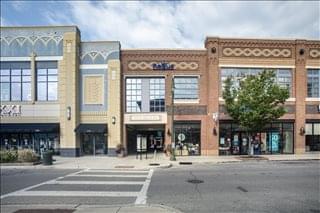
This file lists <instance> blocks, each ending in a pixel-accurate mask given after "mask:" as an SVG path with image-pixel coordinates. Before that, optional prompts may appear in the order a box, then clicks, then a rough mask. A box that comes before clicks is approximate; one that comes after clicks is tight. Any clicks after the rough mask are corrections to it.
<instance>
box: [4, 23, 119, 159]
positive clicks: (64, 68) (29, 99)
mask: <svg viewBox="0 0 320 213" xmlns="http://www.w3.org/2000/svg"><path fill="white" fill-rule="evenodd" d="M119 54H120V43H119V42H117V41H115V42H113V41H106V42H103V41H102V42H82V41H81V37H80V31H79V30H78V28H77V27H75V26H62V27H2V28H1V130H0V131H1V147H2V148H9V149H10V148H18V149H20V148H30V149H34V150H35V151H36V152H38V153H41V152H42V151H43V150H45V149H53V150H55V152H57V153H58V152H59V153H60V154H61V155H62V156H79V155H85V154H89V155H95V154H109V155H114V154H115V147H116V145H117V144H119V143H120V142H121V134H120V133H121V131H120V128H121V125H120V124H121V114H120V106H121V105H120V58H119Z"/></svg>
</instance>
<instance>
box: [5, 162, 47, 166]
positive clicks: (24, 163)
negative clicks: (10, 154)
mask: <svg viewBox="0 0 320 213" xmlns="http://www.w3.org/2000/svg"><path fill="white" fill-rule="evenodd" d="M40 164H41V162H40V161H39V162H23V163H0V166H1V167H2V166H17V167H19V166H36V165H40Z"/></svg>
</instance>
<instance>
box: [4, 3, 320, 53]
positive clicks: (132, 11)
mask: <svg viewBox="0 0 320 213" xmlns="http://www.w3.org/2000/svg"><path fill="white" fill-rule="evenodd" d="M30 25H31V26H34V25H35V26H38V25H40V26H41V25H77V26H78V27H79V29H80V31H81V39H82V41H92V40H112V41H120V42H121V47H122V48H204V40H205V38H206V37H207V36H217V37H228V38H229V37H232V38H234V37H235V38H280V39H311V40H314V39H316V40H319V39H320V1H256V2H255V1H122V2H112V1H8V0H2V1H1V26H30Z"/></svg>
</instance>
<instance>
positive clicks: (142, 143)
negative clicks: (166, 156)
mask: <svg viewBox="0 0 320 213" xmlns="http://www.w3.org/2000/svg"><path fill="white" fill-rule="evenodd" d="M126 129H127V141H128V144H127V149H128V154H136V153H137V149H146V151H147V152H152V151H154V148H155V149H156V150H157V151H160V152H162V151H163V149H164V144H165V143H164V142H165V141H164V140H165V137H164V136H165V135H164V134H165V133H164V129H165V126H164V125H127V126H126Z"/></svg>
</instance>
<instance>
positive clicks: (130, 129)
mask: <svg viewBox="0 0 320 213" xmlns="http://www.w3.org/2000/svg"><path fill="white" fill-rule="evenodd" d="M121 64H122V67H121V68H122V76H123V77H122V81H123V87H122V91H123V100H122V102H123V103H124V104H123V112H124V123H123V137H124V142H125V145H126V148H127V150H128V152H129V153H132V152H135V147H136V143H137V142H136V141H137V139H136V138H138V141H139V142H140V141H141V138H143V139H144V141H145V142H146V144H147V147H150V145H151V144H152V142H153V141H154V140H155V138H156V143H157V147H158V148H159V149H163V147H164V144H170V143H171V137H172V136H173V134H172V128H171V126H172V117H171V115H172V99H174V105H173V106H174V119H173V120H174V122H173V123H174V124H173V125H174V141H175V148H176V150H175V152H176V154H177V155H200V154H201V155H230V154H234V155H239V154H247V153H248V144H249V141H250V140H251V139H249V138H248V136H247V135H246V132H244V131H243V130H242V129H241V128H240V127H239V126H238V125H237V124H236V123H234V122H233V121H232V119H231V118H230V117H229V116H228V114H227V113H226V110H225V107H224V100H223V98H222V88H223V82H224V80H225V79H226V78H227V77H228V76H233V77H234V78H233V79H234V84H237V83H238V80H239V79H240V78H242V77H243V76H246V75H254V74H257V73H259V72H261V71H262V70H264V69H273V70H274V71H275V72H276V76H277V79H276V81H277V83H278V84H279V85H281V86H282V87H285V88H288V89H289V91H290V98H289V99H288V100H287V101H286V103H285V108H286V110H287V113H286V114H285V115H284V116H282V117H281V118H280V119H278V120H277V121H274V122H273V123H271V124H267V125H266V128H265V129H264V130H262V131H261V132H260V133H257V134H256V135H255V137H254V138H253V139H252V140H255V141H259V145H258V147H256V149H257V150H258V152H259V153H262V154H292V153H304V152H307V151H319V150H320V108H319V107H320V91H319V89H320V42H319V41H306V40H266V39H224V38H215V37H208V38H207V39H206V41H205V48H203V49H198V50H195V49H193V50H154V49H147V50H139V49H137V50H132V49H131V50H122V51H121ZM172 90H173V91H174V93H173V96H172Z"/></svg>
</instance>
